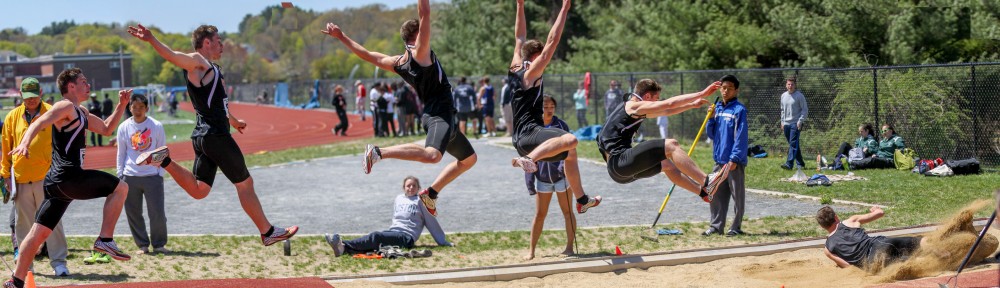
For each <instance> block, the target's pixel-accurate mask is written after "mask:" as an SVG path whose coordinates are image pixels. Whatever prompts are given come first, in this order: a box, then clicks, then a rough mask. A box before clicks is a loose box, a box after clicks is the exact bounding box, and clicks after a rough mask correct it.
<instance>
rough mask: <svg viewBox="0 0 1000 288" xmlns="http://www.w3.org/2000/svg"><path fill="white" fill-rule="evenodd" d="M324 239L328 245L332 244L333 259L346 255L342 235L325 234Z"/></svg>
mask: <svg viewBox="0 0 1000 288" xmlns="http://www.w3.org/2000/svg"><path fill="white" fill-rule="evenodd" d="M323 238H326V244H330V248H333V257H340V255H344V242H343V241H341V240H340V234H333V235H330V234H323Z"/></svg>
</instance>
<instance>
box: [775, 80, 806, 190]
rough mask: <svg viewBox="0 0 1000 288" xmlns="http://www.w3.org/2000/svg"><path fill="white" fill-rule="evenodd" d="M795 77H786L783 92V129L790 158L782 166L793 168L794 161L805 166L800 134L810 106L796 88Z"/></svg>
mask: <svg viewBox="0 0 1000 288" xmlns="http://www.w3.org/2000/svg"><path fill="white" fill-rule="evenodd" d="M795 84H796V79H795V77H788V78H786V79H785V89H786V90H787V91H785V92H784V93H781V129H782V131H783V132H784V134H785V141H787V142H788V160H786V161H785V164H782V165H781V168H784V169H786V170H791V169H792V164H793V162H794V164H795V165H798V167H803V168H804V167H805V166H806V163H805V162H804V161H802V149H800V148H799V143H800V142H801V141H800V140H801V139H800V138H799V135H800V133H801V131H802V124H803V123H804V122H805V121H806V115H807V114H809V108H808V106H807V105H806V97H805V96H803V95H802V92H800V91H798V90H796V89H795V88H796V87H795Z"/></svg>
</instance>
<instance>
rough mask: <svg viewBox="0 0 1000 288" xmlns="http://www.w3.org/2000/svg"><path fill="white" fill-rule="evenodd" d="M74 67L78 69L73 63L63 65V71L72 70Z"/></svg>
mask: <svg viewBox="0 0 1000 288" xmlns="http://www.w3.org/2000/svg"><path fill="white" fill-rule="evenodd" d="M73 67H76V65H74V64H73V63H64V64H63V70H67V69H72V68H73Z"/></svg>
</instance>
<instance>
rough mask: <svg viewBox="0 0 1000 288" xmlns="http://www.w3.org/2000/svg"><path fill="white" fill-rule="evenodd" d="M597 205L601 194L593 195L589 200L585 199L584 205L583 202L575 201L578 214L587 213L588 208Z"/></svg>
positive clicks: (599, 202) (599, 203)
mask: <svg viewBox="0 0 1000 288" xmlns="http://www.w3.org/2000/svg"><path fill="white" fill-rule="evenodd" d="M597 205H601V196H600V195H598V196H594V198H590V200H589V201H587V204H586V205H583V204H580V203H576V213H579V214H583V213H587V210H588V209H590V208H593V207H597Z"/></svg>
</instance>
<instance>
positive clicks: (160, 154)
mask: <svg viewBox="0 0 1000 288" xmlns="http://www.w3.org/2000/svg"><path fill="white" fill-rule="evenodd" d="M167 157H170V150H169V149H167V146H160V147H159V148H156V149H153V150H152V151H146V152H142V154H139V157H136V158H135V164H139V165H160V163H161V162H163V160H164V159H167Z"/></svg>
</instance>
